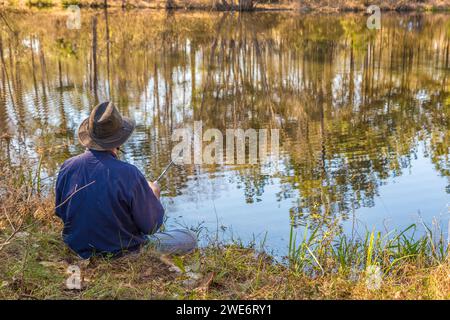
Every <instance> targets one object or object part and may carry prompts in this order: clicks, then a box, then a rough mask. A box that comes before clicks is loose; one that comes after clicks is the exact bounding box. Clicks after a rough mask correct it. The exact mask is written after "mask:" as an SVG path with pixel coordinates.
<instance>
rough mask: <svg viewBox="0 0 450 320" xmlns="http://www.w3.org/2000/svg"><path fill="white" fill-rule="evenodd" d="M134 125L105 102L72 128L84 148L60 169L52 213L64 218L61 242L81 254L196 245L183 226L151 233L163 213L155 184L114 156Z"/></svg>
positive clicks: (180, 248)
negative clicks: (182, 228) (150, 245)
mask: <svg viewBox="0 0 450 320" xmlns="http://www.w3.org/2000/svg"><path fill="white" fill-rule="evenodd" d="M134 129H135V122H134V121H132V120H130V119H128V118H125V117H122V116H121V115H120V113H119V111H118V110H117V108H116V107H115V106H114V105H113V104H112V103H111V102H104V103H101V104H99V105H97V106H96V107H95V108H94V109H93V110H92V112H91V114H90V116H89V118H88V119H86V120H84V121H83V122H82V123H81V125H80V128H79V130H78V139H79V142H80V143H81V144H82V145H83V146H85V147H86V148H87V149H86V151H85V152H84V153H83V154H81V155H78V156H76V157H73V158H71V159H69V160H67V161H65V162H64V164H63V165H62V167H61V169H60V172H59V175H58V179H57V182H56V209H55V211H56V215H57V216H58V217H60V218H61V219H62V220H63V222H64V230H63V239H64V242H65V243H66V244H67V245H68V246H69V247H70V248H71V249H72V250H73V251H75V252H76V253H77V254H78V255H80V256H81V257H82V258H85V259H86V258H89V257H91V256H92V255H94V254H100V255H103V254H112V255H121V254H123V253H125V252H129V251H136V250H138V249H139V248H141V247H142V245H144V244H147V243H151V244H153V245H155V247H156V248H157V249H158V250H160V251H162V252H169V253H185V252H189V251H191V250H193V249H194V248H196V246H197V240H196V236H195V235H194V234H193V233H192V232H190V231H188V230H172V231H170V232H165V233H162V232H156V231H157V230H158V229H159V228H160V226H161V225H162V223H163V217H164V208H163V207H162V205H161V203H160V201H159V197H160V188H159V186H158V184H157V183H156V182H153V183H152V182H147V180H146V179H145V177H144V175H143V174H142V173H141V172H140V171H139V170H138V169H137V168H136V167H135V166H133V165H131V164H128V163H126V162H123V161H120V160H119V159H118V157H117V154H118V152H119V147H120V146H121V145H123V144H124V143H125V142H126V141H127V140H128V138H129V137H130V136H131V134H132V133H133V131H134Z"/></svg>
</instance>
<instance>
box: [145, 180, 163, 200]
mask: <svg viewBox="0 0 450 320" xmlns="http://www.w3.org/2000/svg"><path fill="white" fill-rule="evenodd" d="M148 185H149V186H150V188H151V189H152V190H153V193H154V194H155V196H156V197H157V198H158V199H159V197H160V196H161V188H160V187H159V185H158V182H156V181H155V182H150V181H148Z"/></svg>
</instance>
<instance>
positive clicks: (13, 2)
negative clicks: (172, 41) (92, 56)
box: [0, 0, 450, 13]
mask: <svg viewBox="0 0 450 320" xmlns="http://www.w3.org/2000/svg"><path fill="white" fill-rule="evenodd" d="M247 1H250V2H251V4H250V5H249V6H248V8H242V7H239V6H238V5H236V4H233V3H230V4H228V2H224V4H220V5H218V4H217V3H218V2H213V0H193V1H187V0H179V1H173V0H169V1H163V0H155V1H152V2H148V1H141V0H128V1H127V0H123V1H119V0H115V1H104V0H3V1H1V0H0V9H6V10H35V9H38V10H40V9H42V10H45V9H47V10H48V9H66V8H67V7H69V6H70V5H77V6H79V7H80V8H81V9H104V8H105V7H107V8H111V9H122V10H142V9H153V10H168V11H214V12H300V13H351V12H355V13H357V12H359V13H360V12H364V13H366V11H367V8H368V5H364V4H361V3H353V2H344V3H341V2H340V1H337V4H336V5H334V6H330V5H328V2H325V1H324V2H323V3H313V4H311V3H309V1H304V2H303V3H302V4H298V3H292V2H278V3H258V2H256V1H255V2H252V0H247ZM105 4H106V6H105ZM373 4H375V5H378V6H379V7H380V10H381V11H382V12H398V13H414V12H417V13H422V12H449V11H450V4H449V3H445V2H444V1H434V0H431V1H425V2H421V3H413V4H409V3H403V2H402V1H397V2H396V3H392V2H390V1H386V0H382V1H374V3H373Z"/></svg>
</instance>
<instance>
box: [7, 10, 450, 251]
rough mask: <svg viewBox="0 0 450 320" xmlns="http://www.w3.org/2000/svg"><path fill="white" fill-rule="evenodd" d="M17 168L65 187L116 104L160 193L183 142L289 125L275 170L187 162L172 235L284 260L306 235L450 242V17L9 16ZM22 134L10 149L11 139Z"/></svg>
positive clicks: (168, 188) (176, 194) (175, 173)
mask: <svg viewBox="0 0 450 320" xmlns="http://www.w3.org/2000/svg"><path fill="white" fill-rule="evenodd" d="M4 15H5V20H4V22H3V24H2V32H1V57H2V59H1V60H2V61H1V68H2V73H1V75H0V76H1V79H0V80H1V81H0V82H1V83H0V90H1V94H0V130H1V132H2V134H3V135H2V140H1V155H0V156H1V157H2V158H4V159H8V161H10V162H12V163H14V162H17V161H19V159H21V158H24V157H26V158H27V159H30V160H28V161H30V166H34V167H36V166H37V162H38V161H39V159H40V158H42V175H43V177H44V179H45V181H47V183H49V185H51V183H52V182H53V181H54V177H55V175H56V174H57V171H58V167H59V165H60V164H61V163H62V162H63V161H64V160H65V159H67V158H69V157H71V156H73V155H76V154H78V153H81V152H83V148H82V147H81V146H80V145H79V144H78V141H77V129H78V126H79V124H80V123H81V121H82V120H83V119H85V118H86V117H87V116H88V115H89V112H90V110H91V109H92V107H93V106H94V105H95V104H97V103H98V102H101V101H105V100H112V101H114V102H115V104H116V105H117V106H118V108H119V109H120V111H121V112H122V113H123V114H124V115H126V116H129V117H132V118H134V119H135V120H136V122H137V128H136V132H135V134H134V135H133V137H132V138H131V139H130V140H129V141H128V142H127V143H126V145H124V146H123V150H124V152H125V153H124V154H123V155H122V158H123V159H124V160H125V161H128V162H130V163H133V164H134V165H136V166H137V167H139V168H140V169H141V170H143V172H145V174H146V175H147V176H148V177H149V179H151V178H155V177H157V176H158V175H159V173H160V172H161V171H162V170H163V168H164V167H165V166H166V165H167V164H168V162H169V161H170V156H171V148H172V147H173V142H172V141H171V134H172V133H173V131H174V130H175V129H176V128H180V127H191V126H192V125H193V123H194V121H202V123H203V126H204V128H217V129H219V130H220V131H223V132H225V130H226V129H227V128H242V129H244V130H245V129H248V128H254V129H264V128H277V129H279V136H280V139H279V161H277V170H274V171H269V172H267V170H265V168H263V166H262V164H261V163H257V164H253V165H251V164H240V165H238V164H234V165H223V164H216V165H193V164H192V165H183V166H175V167H172V168H171V169H170V170H169V171H168V173H167V175H166V176H165V177H164V179H163V180H162V181H161V186H162V189H163V192H162V198H163V200H162V201H163V204H164V206H165V207H166V210H167V221H166V224H167V226H168V227H174V226H177V225H186V226H189V227H193V228H196V229H201V230H202V234H203V239H204V241H209V240H211V239H214V238H215V237H218V238H221V239H225V240H230V239H234V240H241V241H243V242H244V243H248V242H253V241H254V242H255V243H257V244H261V245H264V246H265V247H266V248H267V249H268V250H269V251H273V252H274V253H276V254H284V253H286V251H287V248H288V242H289V236H290V233H291V230H294V232H298V233H299V234H302V233H303V232H304V230H305V228H309V229H313V228H319V229H320V230H321V232H326V230H330V229H333V230H335V229H339V230H340V232H345V233H347V234H349V235H353V236H355V235H357V234H358V233H359V232H362V231H363V230H366V229H367V230H379V231H385V230H393V229H402V228H405V227H407V226H409V225H411V224H413V223H417V224H418V225H421V224H422V222H423V223H424V224H426V225H428V226H430V227H433V226H434V227H438V226H440V227H441V228H442V232H443V233H444V234H447V232H448V231H447V230H448V229H447V225H448V221H449V218H450V214H449V207H448V204H449V202H450V196H449V193H450V180H449V176H450V163H449V146H450V126H449V124H450V81H449V78H450V61H449V44H450V19H449V18H450V15H446V14H408V15H400V14H383V16H382V21H381V22H382V28H381V29H380V30H369V29H367V27H366V17H364V16H363V15H362V14H345V15H316V14H309V15H302V14H299V13H287V12H283V13H273V12H259V13H249V14H241V15H239V14H237V13H234V14H233V13H206V12H175V13H166V12H164V11H145V10H142V11H126V12H123V11H112V10H109V11H108V12H105V11H103V10H98V11H96V10H86V11H82V12H81V27H80V28H79V29H69V28H67V26H66V20H67V15H66V12H63V11H35V12H33V13H27V12H24V13H20V12H19V13H18V12H6V13H5V14H4ZM5 133H6V134H5Z"/></svg>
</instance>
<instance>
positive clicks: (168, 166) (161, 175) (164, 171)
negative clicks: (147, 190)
mask: <svg viewBox="0 0 450 320" xmlns="http://www.w3.org/2000/svg"><path fill="white" fill-rule="evenodd" d="M173 164H174V162H173V160H170V162H169V164H168V165H167V167H165V168H164V170H163V172H161V174H160V175H159V177H158V178H157V179H156V182H158V181H159V180H160V179H161V178H162V177H164V175H165V174H166V172H167V170H169V169H170V167H171V166H172V165H173Z"/></svg>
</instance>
